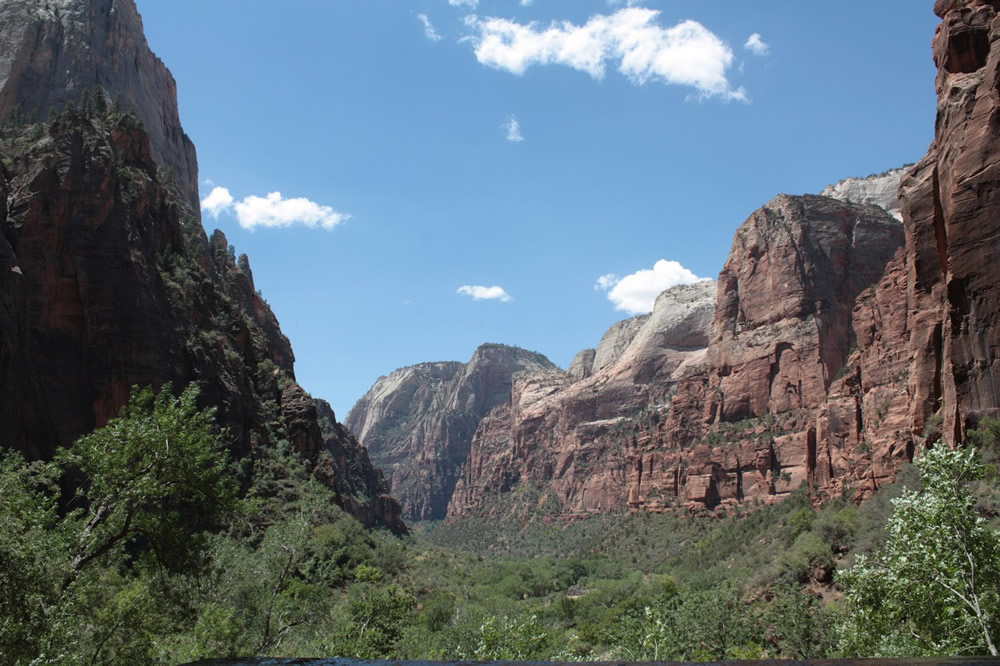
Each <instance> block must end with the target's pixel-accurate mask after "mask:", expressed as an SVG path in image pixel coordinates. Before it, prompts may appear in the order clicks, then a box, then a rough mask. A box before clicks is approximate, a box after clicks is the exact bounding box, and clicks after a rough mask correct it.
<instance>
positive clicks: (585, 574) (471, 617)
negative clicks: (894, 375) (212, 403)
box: [0, 388, 1000, 664]
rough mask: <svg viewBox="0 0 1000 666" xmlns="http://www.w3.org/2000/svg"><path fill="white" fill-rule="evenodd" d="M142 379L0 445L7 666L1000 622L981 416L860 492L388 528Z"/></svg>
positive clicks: (685, 645)
mask: <svg viewBox="0 0 1000 666" xmlns="http://www.w3.org/2000/svg"><path fill="white" fill-rule="evenodd" d="M134 394H135V397H134V398H133V400H132V401H131V403H130V404H129V406H128V407H127V408H126V410H125V411H124V412H123V414H122V415H121V416H120V417H119V418H118V419H115V420H113V421H112V422H111V423H109V424H108V426H107V427H105V428H102V429H100V430H97V431H95V432H94V433H92V434H91V435H88V436H87V437H84V438H82V439H81V440H79V441H78V442H77V443H76V444H75V445H74V446H73V447H71V448H69V449H67V450H64V451H61V452H60V453H59V454H58V455H57V456H56V457H55V459H54V460H52V461H49V462H31V463H28V462H25V461H24V460H23V459H22V458H21V457H20V456H19V455H17V454H15V453H11V452H6V453H3V454H0V662H2V663H14V664H45V663H59V664H95V663H102V664H103V663H111V664H116V663H122V664H124V663H184V662H189V661H193V660H197V659H201V658H208V657H235V656H242V657H246V656H251V655H271V656H278V657H280V656H296V657H318V656H327V657H329V656H344V657H358V658H365V659H376V658H383V659H385V658H390V659H397V658H400V659H482V660H492V659H525V660H550V659H557V660H580V661H586V660H598V659H600V660H612V659H613V660H715V659H737V658H742V659H753V658H776V657H786V658H821V657H828V656H837V655H849V656H875V655H888V656H893V655H910V656H916V655H930V654H953V655H965V654H987V653H991V652H993V645H994V644H995V641H996V640H997V636H998V633H1000V626H998V624H1000V619H998V615H997V611H998V600H1000V538H998V532H997V530H996V527H997V524H996V523H997V516H998V515H1000V512H998V507H1000V499H998V498H1000V492H998V488H997V483H996V481H997V470H998V465H997V440H998V435H1000V424H997V423H993V422H988V423H986V424H984V426H983V427H981V428H980V431H979V432H978V433H976V436H975V443H976V445H977V447H978V448H976V449H974V448H972V447H969V448H966V449H959V450H956V451H949V450H947V449H946V448H944V447H939V448H935V449H932V450H930V451H928V452H926V453H924V454H923V455H922V456H921V457H920V458H918V460H917V463H916V465H915V466H914V468H912V469H910V470H908V471H906V472H905V473H904V474H902V479H901V482H900V483H897V484H896V485H895V486H892V487H887V488H885V489H883V490H882V491H880V492H879V493H877V494H876V495H875V497H873V498H872V499H870V500H868V501H867V502H865V503H864V504H862V505H861V506H856V505H855V504H854V503H852V502H850V501H849V500H847V499H841V500H834V501H830V502H827V503H825V504H824V505H823V506H822V507H821V508H814V507H813V505H812V501H811V498H810V496H809V493H808V490H807V489H806V488H801V489H800V490H798V491H796V492H795V493H793V494H792V495H791V496H790V497H789V498H788V499H786V500H785V501H784V502H782V503H779V504H777V505H773V506H759V507H755V508H754V509H753V510H750V511H746V512H744V513H743V514H741V515H730V516H728V517H723V518H717V517H712V518H692V517H688V516H685V515H680V514H660V515H651V514H645V513H638V514H635V515H617V516H602V517H595V518H592V519H589V520H581V521H577V522H573V523H570V524H563V523H547V522H545V521H543V520H540V519H539V520H533V521H532V520H529V521H528V522H527V523H525V524H524V525H522V526H519V527H518V528H516V529H514V530H510V525H509V523H508V524H506V525H503V526H501V525H496V524H493V525H491V524H488V523H485V522H479V523H474V522H473V521H468V520H467V521H464V522H460V523H455V524H442V523H438V524H423V525H418V526H416V530H415V531H416V534H415V535H414V536H412V537H407V538H402V539H400V538H397V537H394V536H392V535H391V534H389V533H387V532H382V531H377V530H375V531H372V530H366V529H364V528H363V527H362V526H361V525H360V524H359V523H358V522H357V521H355V520H354V519H353V518H352V517H350V516H349V515H347V514H345V513H344V512H343V511H342V510H341V509H339V508H338V506H337V504H336V501H335V495H334V492H333V491H332V490H331V489H329V488H327V487H325V486H323V485H321V484H319V483H318V482H316V481H315V480H314V479H313V478H312V476H311V474H310V470H309V469H308V465H307V464H306V463H305V462H303V461H302V460H300V459H299V458H298V457H297V456H296V455H295V454H294V453H293V452H292V451H291V448H290V447H287V446H284V445H281V446H279V447H278V448H277V449H274V450H266V451H257V452H255V457H254V458H252V459H251V460H249V461H241V462H240V463H233V462H231V461H229V459H228V457H227V455H226V454H225V452H224V450H225V447H224V441H225V437H224V433H218V432H216V430H215V429H214V426H213V425H212V424H213V418H212V412H211V411H210V410H207V411H206V410H199V409H197V407H196V396H197V391H196V390H195V389H193V388H188V389H186V390H184V391H182V392H181V393H180V394H179V396H177V397H175V395H174V394H173V393H171V392H170V390H169V388H167V389H165V390H163V391H161V392H160V393H159V394H154V393H153V392H152V391H149V390H145V391H136V392H134ZM977 451H978V453H977ZM993 653H994V654H995V652H993Z"/></svg>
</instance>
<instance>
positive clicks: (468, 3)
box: [448, 0, 479, 9]
mask: <svg viewBox="0 0 1000 666" xmlns="http://www.w3.org/2000/svg"><path fill="white" fill-rule="evenodd" d="M448 4H449V5H451V6H452V7H468V8H469V9H475V8H476V7H477V6H478V5H479V0H448Z"/></svg>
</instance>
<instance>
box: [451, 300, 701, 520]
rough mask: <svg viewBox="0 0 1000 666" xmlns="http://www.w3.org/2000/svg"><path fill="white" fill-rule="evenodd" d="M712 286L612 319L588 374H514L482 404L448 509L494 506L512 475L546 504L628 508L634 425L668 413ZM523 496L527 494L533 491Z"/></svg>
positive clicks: (567, 509)
mask: <svg viewBox="0 0 1000 666" xmlns="http://www.w3.org/2000/svg"><path fill="white" fill-rule="evenodd" d="M715 294H716V284H715V283H714V282H711V281H705V282H699V283H696V284H693V285H687V286H680V287H674V288H673V289H670V290H668V291H665V292H664V293H662V294H660V296H659V297H658V298H657V300H656V304H655V306H654V308H653V311H652V312H651V313H650V314H648V315H642V316H640V317H635V318H632V319H629V320H626V321H625V322H620V323H619V324H615V325H614V326H612V327H611V329H610V330H609V331H608V332H607V333H606V334H605V335H604V337H603V338H602V343H603V345H604V346H605V349H610V350H614V352H613V353H612V352H608V351H606V352H605V358H608V359H609V361H608V363H607V364H606V365H604V367H602V368H600V369H597V367H596V365H597V364H596V363H594V372H593V374H589V375H583V376H578V375H575V374H570V373H563V372H560V371H557V370H549V371H547V372H544V373H534V374H531V373H521V374H519V375H517V376H516V377H515V379H514V388H513V391H512V396H511V401H510V403H509V404H505V405H501V406H500V407H498V408H496V409H494V410H493V411H492V412H490V414H489V415H488V416H487V417H486V418H484V419H483V420H482V422H481V423H480V425H479V428H478V429H477V431H476V433H475V436H474V437H473V440H472V451H471V453H470V455H469V462H468V463H467V464H466V465H465V467H463V469H462V473H461V477H460V479H459V481H458V483H457V484H456V487H455V493H454V496H453V497H452V501H451V504H450V505H449V507H448V517H449V518H450V519H456V518H461V517H466V516H471V515H491V514H493V515H495V514H497V513H502V512H503V511H504V510H505V509H506V503H505V502H504V501H503V500H504V498H505V496H508V495H509V494H510V491H511V490H513V489H514V488H515V487H518V486H519V484H527V485H528V486H532V487H536V488H542V489H543V490H544V491H545V492H546V493H547V495H544V494H543V499H544V501H545V508H544V511H545V512H547V513H557V514H558V513H562V514H564V515H583V514H586V513H592V512H604V511H615V510H623V509H625V508H627V504H626V501H627V499H628V497H627V494H625V489H626V486H627V483H628V477H629V473H628V470H629V467H628V461H629V456H630V455H631V454H630V452H631V451H632V450H633V449H634V448H635V446H636V440H635V434H636V432H638V430H637V429H640V428H642V429H648V428H651V427H655V426H656V424H658V423H660V422H661V421H662V420H663V419H665V418H666V415H667V414H668V412H669V407H670V401H671V394H672V392H673V391H674V390H675V388H676V385H677V381H678V378H679V377H680V376H682V373H683V369H684V368H685V367H687V365H688V364H690V363H692V362H695V361H696V360H697V359H699V358H702V357H703V356H704V353H705V348H706V346H707V345H708V342H709V335H710V326H711V322H712V316H713V314H714V312H715ZM623 338H627V339H628V340H627V342H622V340H623ZM522 497H523V498H528V499H529V500H530V501H535V496H534V494H531V493H528V494H525V495H523V496H522ZM514 508H515V509H516V510H518V511H525V510H530V511H536V510H539V507H538V506H537V505H526V506H520V505H519V506H516V507H514Z"/></svg>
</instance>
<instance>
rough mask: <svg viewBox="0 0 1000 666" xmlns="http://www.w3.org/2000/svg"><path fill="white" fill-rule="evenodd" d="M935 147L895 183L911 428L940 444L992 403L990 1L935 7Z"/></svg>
mask: <svg viewBox="0 0 1000 666" xmlns="http://www.w3.org/2000/svg"><path fill="white" fill-rule="evenodd" d="M934 11H935V12H936V13H937V15H938V16H940V17H941V18H942V22H941V26H940V27H939V28H938V31H937V33H936V35H935V37H934V43H933V44H934V62H935V63H936V64H937V67H938V75H937V81H936V86H937V93H938V108H937V121H936V125H935V130H936V131H935V136H934V141H933V143H932V144H931V147H930V150H928V152H927V155H926V156H925V157H924V158H923V159H922V160H921V161H920V162H919V163H918V164H917V165H916V166H915V167H914V168H913V169H912V170H911V171H910V172H909V174H907V176H906V178H905V179H904V180H903V183H902V187H901V188H900V197H901V199H902V202H903V216H904V220H905V223H906V259H907V283H908V285H907V286H908V289H907V292H906V297H907V299H908V302H909V305H910V317H909V322H908V324H909V332H910V348H911V353H912V354H913V364H912V367H911V374H910V379H911V382H910V390H911V392H912V396H913V401H912V403H911V415H912V427H913V429H914V430H915V431H917V432H921V431H922V430H923V429H924V424H925V423H926V422H927V420H928V419H930V418H931V417H932V415H934V414H935V413H937V414H939V415H940V416H941V417H942V419H943V425H942V428H941V434H942V435H943V437H944V438H945V439H946V441H949V442H953V441H958V440H960V439H961V438H962V437H963V435H964V433H965V431H966V429H967V428H968V426H969V425H971V424H972V423H974V422H975V421H976V420H977V419H978V418H980V417H981V416H985V415H995V414H996V413H997V407H998V406H1000V364H998V351H1000V280H998V279H997V265H998V263H997V262H998V259H1000V241H998V240H997V239H998V236H1000V165H998V162H1000V141H998V139H997V131H996V127H997V122H998V109H1000V98H998V94H1000V93H998V85H1000V80H998V71H1000V20H998V18H997V12H998V3H996V2H986V1H983V0H974V1H968V2H946V1H945V0H939V1H938V2H937V3H935V6H934Z"/></svg>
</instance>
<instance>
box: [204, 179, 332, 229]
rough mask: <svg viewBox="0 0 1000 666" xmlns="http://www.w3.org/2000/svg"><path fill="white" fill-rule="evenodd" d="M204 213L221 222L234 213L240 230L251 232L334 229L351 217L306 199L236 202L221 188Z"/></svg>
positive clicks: (213, 193) (209, 198)
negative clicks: (262, 229)
mask: <svg viewBox="0 0 1000 666" xmlns="http://www.w3.org/2000/svg"><path fill="white" fill-rule="evenodd" d="M201 210H202V211H203V212H205V213H208V214H209V215H211V216H212V217H214V218H218V217H219V215H220V214H221V213H224V212H227V211H233V212H235V213H236V220H237V221H238V222H239V223H240V226H241V227H243V228H244V229H250V230H253V229H256V228H257V227H289V226H291V225H293V224H304V225H305V226H307V227H317V226H318V227H323V228H324V229H333V228H334V227H335V226H337V225H338V224H340V223H341V222H343V221H344V220H347V219H349V218H350V217H351V216H350V215H345V214H344V213H338V212H337V211H335V210H334V209H332V208H330V207H329V206H321V205H320V204H318V203H316V202H314V201H310V200H309V199H305V198H302V197H298V198H294V199H285V198H283V197H282V196H281V192H271V193H270V194H268V195H267V196H266V197H258V196H254V195H250V196H248V197H244V198H243V200H242V201H236V200H235V199H233V195H232V194H231V193H230V192H229V190H228V189H226V188H225V187H218V186H216V187H215V188H213V189H212V191H211V192H209V193H208V196H207V197H205V198H204V199H202V200H201Z"/></svg>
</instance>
